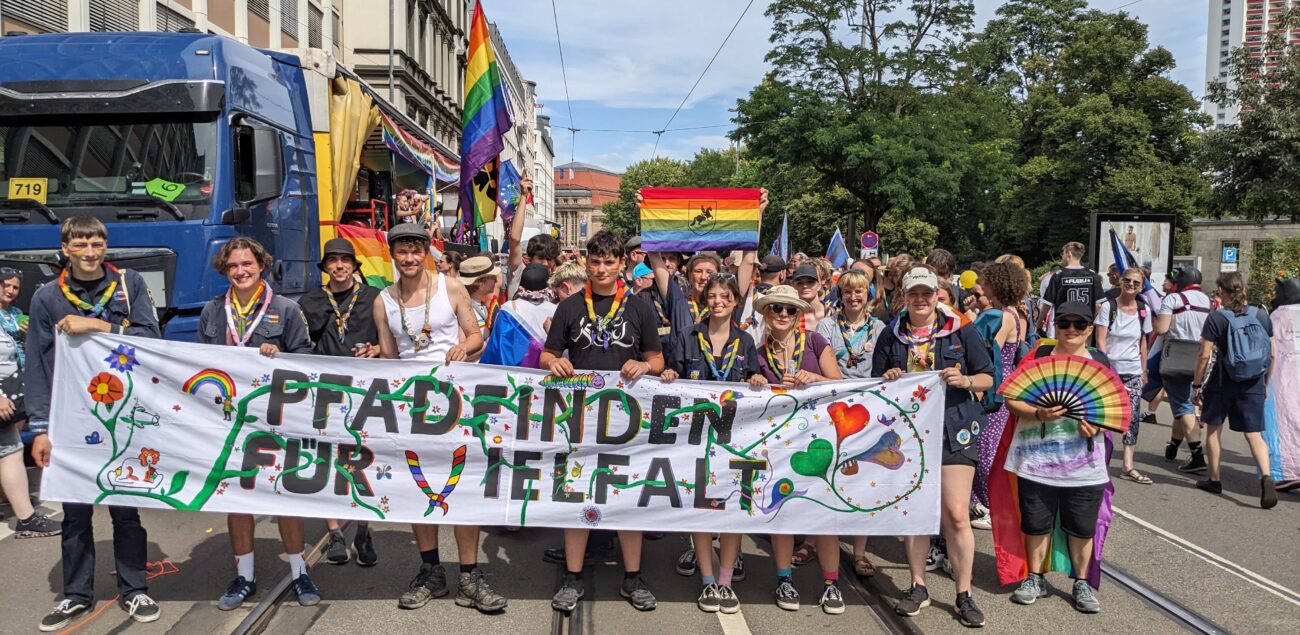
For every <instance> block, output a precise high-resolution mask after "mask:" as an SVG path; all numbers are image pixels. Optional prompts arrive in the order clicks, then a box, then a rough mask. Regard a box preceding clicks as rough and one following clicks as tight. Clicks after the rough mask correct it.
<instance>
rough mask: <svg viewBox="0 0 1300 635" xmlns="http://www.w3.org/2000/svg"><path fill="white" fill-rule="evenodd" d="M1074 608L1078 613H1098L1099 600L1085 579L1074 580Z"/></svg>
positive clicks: (1099, 608) (1099, 607) (1099, 609)
mask: <svg viewBox="0 0 1300 635" xmlns="http://www.w3.org/2000/svg"><path fill="white" fill-rule="evenodd" d="M1074 609H1075V610H1076V611H1078V612H1080V613H1100V612H1101V602H1099V601H1098V600H1097V596H1096V595H1095V594H1094V593H1093V592H1092V587H1090V586H1088V582H1087V581H1086V580H1075V581H1074Z"/></svg>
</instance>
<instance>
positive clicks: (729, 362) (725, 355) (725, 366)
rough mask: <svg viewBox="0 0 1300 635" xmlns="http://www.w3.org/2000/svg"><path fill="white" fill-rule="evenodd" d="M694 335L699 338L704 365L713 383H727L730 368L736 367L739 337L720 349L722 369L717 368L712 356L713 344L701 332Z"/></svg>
mask: <svg viewBox="0 0 1300 635" xmlns="http://www.w3.org/2000/svg"><path fill="white" fill-rule="evenodd" d="M695 334H696V335H697V336H699V338H700V352H701V353H704V363H706V364H708V365H709V372H710V373H713V381H727V376H728V375H730V374H731V369H732V367H734V366H735V365H736V353H737V352H739V351H740V337H739V336H737V337H736V339H733V340H731V342H729V343H728V344H727V345H726V346H724V347H723V348H722V367H721V368H719V367H718V362H717V358H715V357H714V355H713V342H711V341H710V340H709V338H708V337H707V336H705V334H704V331H702V330H700V331H696V332H695Z"/></svg>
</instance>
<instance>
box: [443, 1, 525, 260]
mask: <svg viewBox="0 0 1300 635" xmlns="http://www.w3.org/2000/svg"><path fill="white" fill-rule="evenodd" d="M462 124H463V126H464V130H463V132H462V134H461V142H460V219H461V222H460V227H459V229H458V232H457V234H458V236H459V235H461V234H463V233H464V231H465V230H466V229H468V228H469V227H478V226H481V225H483V224H485V223H490V222H492V221H493V220H494V219H495V218H496V213H497V210H496V196H495V192H496V180H497V167H498V164H497V156H498V155H499V154H501V150H503V149H504V148H505V140H504V136H505V135H506V133H508V132H510V129H511V127H512V126H514V123H513V122H512V121H511V118H510V106H509V103H508V102H507V100H506V92H505V87H504V86H503V85H502V83H501V73H500V71H499V70H498V69H497V60H496V55H494V54H493V52H492V40H491V39H490V37H489V33H488V23H487V18H486V17H484V15H483V5H482V3H480V2H478V1H477V0H475V2H474V19H473V21H472V22H471V23H470V29H469V57H468V62H467V64H466V67H465V111H464V114H463V115H462Z"/></svg>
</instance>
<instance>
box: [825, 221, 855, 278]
mask: <svg viewBox="0 0 1300 635" xmlns="http://www.w3.org/2000/svg"><path fill="white" fill-rule="evenodd" d="M826 259H827V260H829V261H831V264H832V265H835V267H836V268H837V269H842V268H844V267H846V266H848V264H849V248H848V245H845V244H844V235H843V234H841V233H840V228H839V227H836V228H835V233H834V234H833V235H832V236H831V242H830V243H828V244H827V245H826Z"/></svg>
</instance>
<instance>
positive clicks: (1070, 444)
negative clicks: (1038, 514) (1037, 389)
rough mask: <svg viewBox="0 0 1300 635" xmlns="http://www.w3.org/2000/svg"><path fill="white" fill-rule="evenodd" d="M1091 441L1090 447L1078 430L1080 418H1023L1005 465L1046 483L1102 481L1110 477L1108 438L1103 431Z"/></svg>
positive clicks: (1066, 484) (1067, 484) (1079, 484)
mask: <svg viewBox="0 0 1300 635" xmlns="http://www.w3.org/2000/svg"><path fill="white" fill-rule="evenodd" d="M1102 434H1105V432H1104V431H1103V432H1102ZM1092 441H1093V443H1092V449H1091V450H1090V449H1089V448H1088V439H1087V437H1084V436H1082V435H1080V434H1079V422H1078V421H1075V420H1074V419H1057V420H1056V421H1047V422H1043V423H1039V422H1037V421H1021V422H1020V423H1019V425H1018V426H1017V427H1016V435H1015V437H1013V438H1012V439H1011V447H1009V448H1008V449H1007V460H1006V463H1005V464H1004V465H1003V467H1004V468H1005V469H1006V470H1007V471H1008V472H1012V473H1014V474H1016V475H1017V476H1019V477H1021V478H1026V479H1029V480H1031V481H1034V482H1035V483H1042V484H1043V485H1051V486H1054V487H1083V486H1087V485H1101V484H1103V483H1107V482H1109V481H1110V474H1109V473H1108V472H1107V471H1106V441H1105V439H1103V438H1102V436H1101V434H1098V435H1096V436H1094V437H1092Z"/></svg>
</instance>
